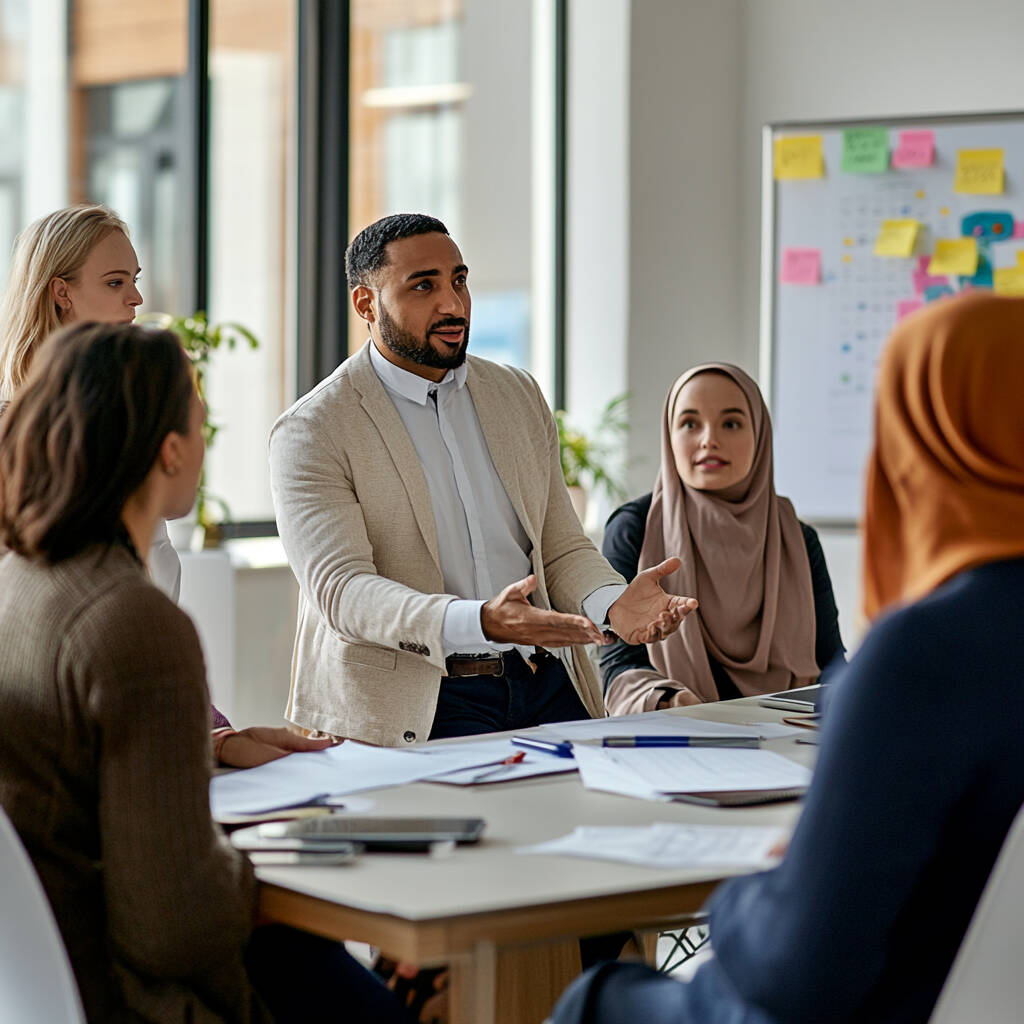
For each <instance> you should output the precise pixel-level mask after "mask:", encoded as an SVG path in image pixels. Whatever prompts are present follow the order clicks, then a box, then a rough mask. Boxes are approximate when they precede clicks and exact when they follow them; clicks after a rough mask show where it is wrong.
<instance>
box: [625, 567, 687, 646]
mask: <svg viewBox="0 0 1024 1024" xmlns="http://www.w3.org/2000/svg"><path fill="white" fill-rule="evenodd" d="M681 564H682V563H681V562H680V561H679V559H678V558H666V559H665V561H664V562H662V563H661V564H660V565H652V566H651V568H650V569H645V570H644V571H643V572H641V573H638V574H637V575H636V577H635V578H634V580H633V582H632V583H630V585H629V586H628V587H626V590H625V593H624V594H623V595H622V596H621V597H620V598H619V599H618V600H617V601H616V602H615V603H614V604H613V605H612V606H611V608H609V609H608V622H609V624H610V625H611V627H612V629H614V630H615V632H616V633H618V635H619V636H620V637H621V638H622V639H623V640H625V641H626V643H627V644H651V643H654V642H655V641H656V640H664V639H665V637H667V636H671V635H672V634H673V633H674V632H675V631H676V630H677V629H678V628H679V623H680V622H682V621H683V619H685V618H686V616H687V615H689V614H690V612H692V611H693V610H694V609H695V608H696V607H697V601H696V599H695V598H692V597H676V596H675V595H673V594H666V593H665V591H664V590H662V589H661V582H660V581H661V579H662V578H663V577H665V576H669V575H671V574H672V573H674V572H675V571H676V570H677V569H678V568H679V566H680V565H681Z"/></svg>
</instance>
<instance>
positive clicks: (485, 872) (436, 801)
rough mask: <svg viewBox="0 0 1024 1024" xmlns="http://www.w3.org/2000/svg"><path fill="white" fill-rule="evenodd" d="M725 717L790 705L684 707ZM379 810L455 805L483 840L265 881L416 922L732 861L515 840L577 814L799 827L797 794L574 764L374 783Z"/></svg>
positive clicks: (633, 888)
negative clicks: (600, 777)
mask: <svg viewBox="0 0 1024 1024" xmlns="http://www.w3.org/2000/svg"><path fill="white" fill-rule="evenodd" d="M678 713H679V714H692V715H694V716H696V717H699V718H707V719H712V720H717V721H723V722H735V723H750V722H780V721H781V720H782V718H783V717H784V716H785V715H786V714H787V713H786V712H783V711H776V710H773V709H769V708H762V707H760V706H759V705H758V704H757V703H756V701H755V700H753V699H746V700H742V701H730V702H727V703H721V704H705V705H701V706H699V707H696V708H685V709H679V710H678ZM764 747H765V749H768V750H774V751H776V752H777V753H780V754H783V755H785V756H787V757H791V758H792V759H793V760H796V761H799V762H800V763H802V764H807V765H810V764H812V763H813V760H814V756H815V753H816V748H815V747H812V746H808V745H804V744H798V743H797V742H796V740H795V738H782V739H778V740H772V741H769V742H766V743H765V744H764ZM362 795H364V796H369V797H370V798H371V799H372V800H373V801H374V805H373V808H372V810H371V811H370V812H368V813H371V814H385V815H387V814H400V815H402V814H404V815H450V816H473V817H481V818H484V819H485V820H486V822H487V829H486V832H485V833H484V837H483V839H481V840H480V842H478V843H475V844H472V845H466V846H459V847H457V848H456V849H455V850H454V851H452V853H451V854H450V855H449V856H448V857H445V858H437V857H431V856H429V855H424V854H386V853H374V854H370V855H366V856H363V857H361V858H360V859H359V860H358V861H357V862H356V863H355V864H352V865H346V866H333V867H330V866H327V867H305V866H302V867H261V868H259V869H258V871H257V875H258V877H259V878H260V880H261V881H263V882H265V883H269V884H271V885H275V886H280V887H281V888H284V889H288V890H291V891H293V892H298V893H303V894H306V895H308V896H311V897H314V898H317V899H320V900H324V901H326V902H328V903H334V904H340V905H344V906H346V907H350V908H353V909H355V910H360V911H366V912H371V913H383V914H388V915H392V916H394V917H396V918H400V919H403V920H405V921H408V922H422V921H431V920H434V921H437V920H442V919H445V918H451V917H454V916H464V915H470V914H479V913H487V912H494V911H502V910H511V909H513V908H526V907H536V906H541V905H546V904H551V903H563V902H565V901H572V900H585V899H589V898H593V897H601V896H610V895H615V894H622V893H629V892H638V891H643V890H657V889H661V888H669V887H674V886H679V885H686V884H691V883H697V882H708V881H717V880H719V879H721V878H722V877H725V876H727V875H729V874H733V873H738V872H737V871H735V870H732V871H730V870H728V869H723V870H717V871H716V870H708V869H706V868H705V869H684V868H675V869H660V868H659V869H656V868H646V867H636V866H633V865H627V864H618V863H610V862H607V861H598V860H593V861H591V860H585V859H581V858H572V857H558V856H551V855H543V856H542V855H531V854H521V853H517V852H516V850H517V848H518V847H521V846H524V845H529V844H533V843H538V842H542V841H545V840H549V839H554V838H557V837H559V836H563V835H565V834H566V833H568V832H571V831H572V830H573V829H574V828H576V827H577V826H578V825H648V824H651V823H652V822H656V821H665V822H679V823H684V824H743V825H774V826H780V825H781V826H791V825H793V824H794V823H795V821H796V818H797V816H798V814H799V810H800V805H799V803H797V802H793V801H791V802H787V803H778V804H769V805H764V806H760V807H745V808H713V807H700V806H695V805H691V804H683V803H659V802H654V801H648V800H637V799H632V798H629V797H623V796H617V795H613V794H609V793H601V792H594V791H591V790H586V789H584V788H583V785H582V783H581V782H580V778H579V775H578V774H576V773H572V774H566V775H556V776H546V777H541V778H536V779H525V780H523V781H520V782H507V783H498V784H492V785H478V786H468V787H459V786H450V785H441V784H437V783H419V784H416V785H411V786H405V787H401V788H395V789H384V790H376V791H372V792H370V793H367V794H362Z"/></svg>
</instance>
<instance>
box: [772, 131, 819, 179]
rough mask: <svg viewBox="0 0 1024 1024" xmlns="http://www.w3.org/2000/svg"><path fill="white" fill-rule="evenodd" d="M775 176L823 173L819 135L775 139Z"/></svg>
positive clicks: (783, 177)
mask: <svg viewBox="0 0 1024 1024" xmlns="http://www.w3.org/2000/svg"><path fill="white" fill-rule="evenodd" d="M774 168H775V177H776V178H781V179H782V180H784V181H787V180H790V181H791V180H793V179H795V178H821V177H823V176H824V174H825V154H824V151H823V150H822V147H821V136H820V135H793V136H790V137H789V138H784V139H776V140H775V160H774Z"/></svg>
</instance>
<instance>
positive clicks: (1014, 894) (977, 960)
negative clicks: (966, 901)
mask: <svg viewBox="0 0 1024 1024" xmlns="http://www.w3.org/2000/svg"><path fill="white" fill-rule="evenodd" d="M1022 920H1024V808H1022V809H1021V810H1020V811H1018V812H1017V817H1016V819H1015V820H1014V823H1013V827H1012V828H1011V829H1010V832H1009V834H1008V835H1007V837H1006V841H1005V842H1004V843H1003V848H1002V850H1001V851H1000V854H999V857H998V858H997V859H996V863H995V867H993V869H992V874H991V875H990V876H989V879H988V882H987V883H986V885H985V888H984V890H983V891H982V894H981V899H980V900H979V901H978V907H977V909H976V910H975V911H974V916H973V917H972V918H971V924H970V927H969V928H968V929H967V934H966V935H965V936H964V941H963V942H962V943H961V945H960V951H959V952H958V953H957V955H956V959H955V960H954V961H953V966H952V968H951V969H950V972H949V977H948V978H947V979H946V984H945V985H944V986H943V987H942V992H941V993H940V994H939V1001H938V1002H937V1003H936V1004H935V1012H934V1013H933V1014H932V1018H931V1024H965V1022H967V1024H974V1022H981V1021H983V1022H984V1024H1018V1022H1019V1021H1021V1020H1022V1019H1024V932H1022V929H1021V921H1022Z"/></svg>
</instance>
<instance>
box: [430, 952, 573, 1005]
mask: <svg viewBox="0 0 1024 1024" xmlns="http://www.w3.org/2000/svg"><path fill="white" fill-rule="evenodd" d="M579 973H580V945H579V942H577V941H568V942H552V943H543V944H540V945H532V946H510V947H505V948H501V949H496V948H495V946H494V944H493V943H490V942H478V943H477V944H476V945H475V946H474V947H473V951H472V953H470V954H469V955H467V956H464V957H458V958H455V957H453V958H452V962H451V988H450V989H449V999H450V1006H451V1024H525V1022H530V1024H540V1022H541V1021H543V1020H544V1019H545V1018H546V1017H547V1015H548V1014H549V1013H550V1012H551V1009H552V1007H554V1005H555V1003H556V1002H557V1001H558V997H559V996H561V994H562V993H563V992H564V991H565V989H566V986H567V985H568V984H569V983H570V982H571V981H572V980H573V978H575V977H576V975H578V974H579Z"/></svg>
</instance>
